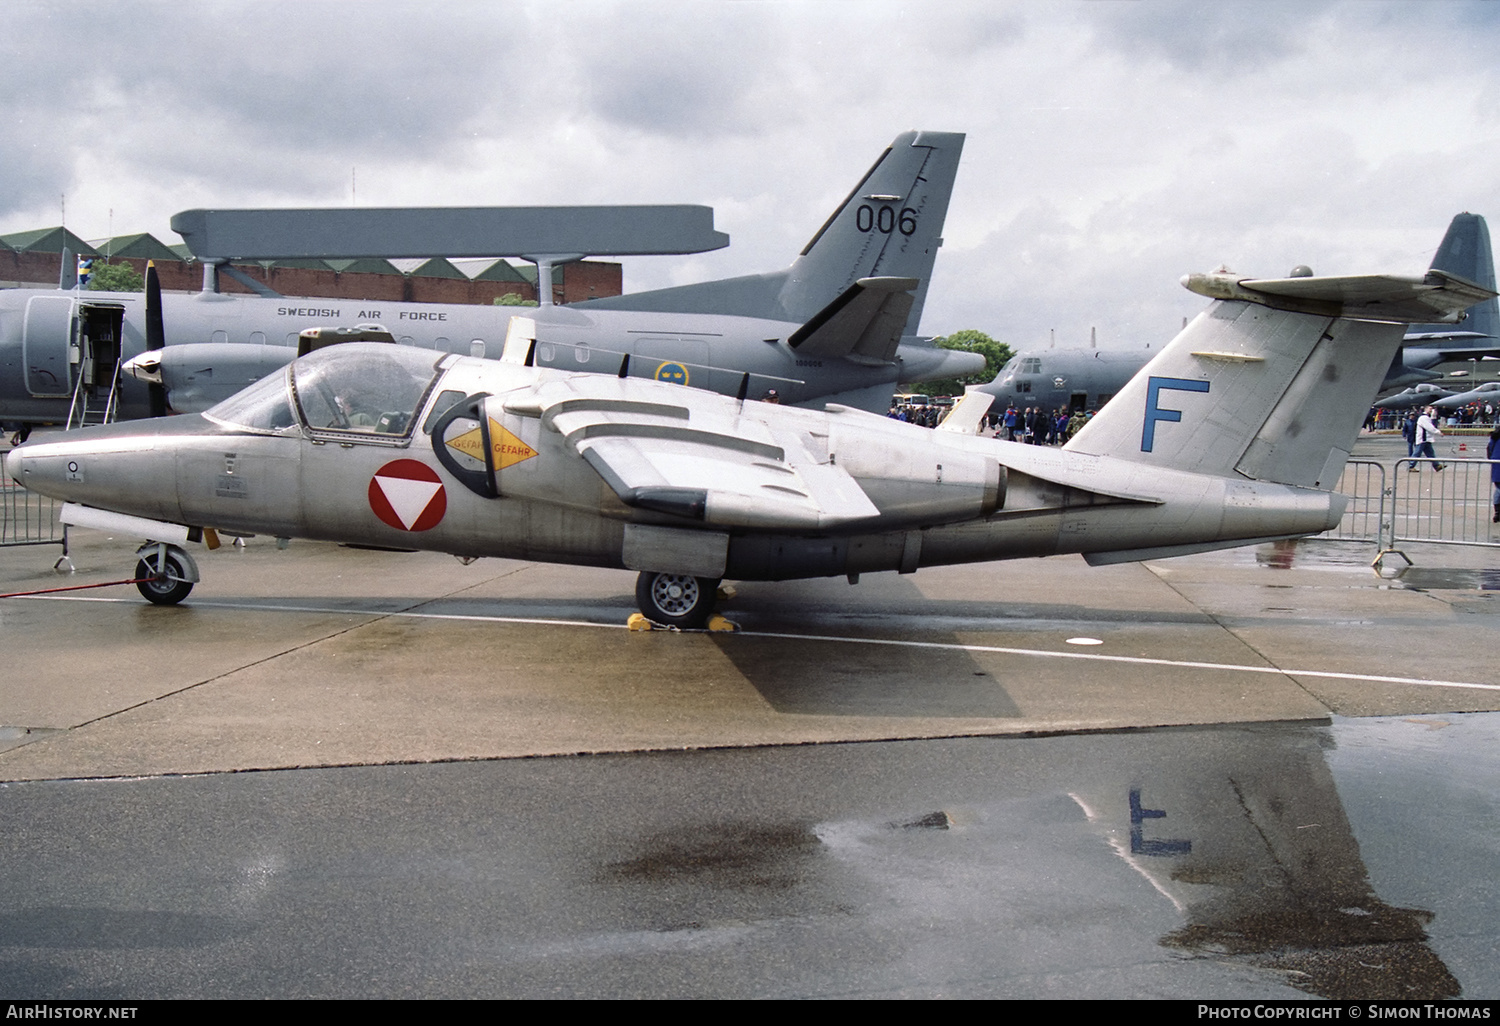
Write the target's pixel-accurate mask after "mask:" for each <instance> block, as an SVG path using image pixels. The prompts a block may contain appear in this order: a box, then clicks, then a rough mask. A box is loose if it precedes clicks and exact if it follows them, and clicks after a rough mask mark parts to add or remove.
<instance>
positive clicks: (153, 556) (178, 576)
mask: <svg viewBox="0 0 1500 1026" xmlns="http://www.w3.org/2000/svg"><path fill="white" fill-rule="evenodd" d="M135 554H136V555H137V556H139V557H140V560H139V561H138V562H137V563H136V564H135V576H136V589H137V590H138V591H140V593H141V594H142V595H144V596H145V598H146V601H147V602H150V603H151V604H152V605H154V606H175V605H176V604H177V603H179V602H181V601H182V600H183V599H185V598H187V597H188V593H189V592H190V591H192V590H193V585H194V584H195V583H197V582H198V581H200V580H202V578H201V577H199V575H198V564H197V563H195V562H194V561H193V557H192V556H189V555H188V554H187V553H186V552H184V551H183V550H182V549H179V548H178V547H177V546H175V545H168V544H166V543H165V542H147V543H146V544H145V545H142V546H141V547H140V548H139V549H137V550H136V553H135Z"/></svg>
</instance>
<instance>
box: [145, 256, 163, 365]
mask: <svg viewBox="0 0 1500 1026" xmlns="http://www.w3.org/2000/svg"><path fill="white" fill-rule="evenodd" d="M166 344H167V329H166V327H165V326H164V325H163V323H162V319H161V277H160V276H159V275H158V274H157V273H156V262H155V261H154V260H148V261H147V262H146V348H147V349H160V348H161V347H162V346H164V345H166Z"/></svg>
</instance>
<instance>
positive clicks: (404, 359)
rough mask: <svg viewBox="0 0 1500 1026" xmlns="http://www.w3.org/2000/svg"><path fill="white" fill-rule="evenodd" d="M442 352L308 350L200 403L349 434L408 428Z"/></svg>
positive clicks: (398, 434) (242, 416) (214, 411)
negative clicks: (224, 395) (214, 401)
mask: <svg viewBox="0 0 1500 1026" xmlns="http://www.w3.org/2000/svg"><path fill="white" fill-rule="evenodd" d="M444 358H446V357H436V358H435V357H434V355H433V354H432V353H431V352H427V351H423V350H420V349H410V348H407V347H405V346H397V345H390V344H381V343H350V344H346V345H339V346H332V347H330V348H327V349H321V350H319V351H318V352H315V353H310V354H309V355H307V356H304V357H302V358H301V359H299V360H297V361H295V362H294V363H292V365H291V366H290V367H288V368H287V370H286V371H285V372H284V373H281V374H275V375H271V376H269V377H266V378H264V379H263V380H261V381H258V382H256V383H255V384H254V385H251V386H250V387H249V388H247V389H245V390H244V391H243V392H240V393H239V394H237V395H234V396H231V397H230V398H228V399H226V400H224V401H223V402H222V403H219V404H218V405H217V406H214V407H212V408H211V409H209V410H208V411H206V413H205V416H208V417H210V418H212V419H214V420H216V421H220V422H222V423H225V424H231V425H234V426H236V427H245V428H250V429H252V430H259V431H272V432H276V433H281V432H285V431H290V430H292V429H300V428H306V429H307V430H308V431H310V432H312V433H314V434H330V435H335V436H338V437H340V438H344V439H347V440H350V441H360V440H365V441H380V440H387V441H395V440H397V439H401V438H405V437H406V436H407V435H409V434H410V433H411V427H412V424H413V422H414V421H415V419H416V415H417V412H418V411H419V410H420V409H421V408H422V404H423V403H424V402H425V400H426V398H427V393H428V391H429V390H430V389H431V388H432V385H433V382H435V381H436V380H437V377H438V373H439V368H438V364H439V363H440V362H441V360H442V359H444Z"/></svg>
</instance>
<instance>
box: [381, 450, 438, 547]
mask: <svg viewBox="0 0 1500 1026" xmlns="http://www.w3.org/2000/svg"><path fill="white" fill-rule="evenodd" d="M370 509H372V510H374V511H375V515H376V516H377V517H379V518H380V519H381V520H382V521H383V522H385V523H387V524H389V525H390V526H392V527H394V528H395V529H396V530H398V531H427V530H430V529H432V528H434V527H436V526H437V525H438V522H439V521H441V520H442V519H443V514H444V513H446V512H448V493H447V492H446V491H445V490H444V489H443V482H442V480H441V479H440V478H439V477H438V476H437V471H435V470H433V469H432V468H431V467H429V466H428V465H427V464H425V463H419V462H418V461H416V460H391V462H389V463H387V464H386V465H385V466H383V467H381V468H380V469H379V470H377V471H375V476H374V477H373V478H371V479H370Z"/></svg>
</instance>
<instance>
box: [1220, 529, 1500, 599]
mask: <svg viewBox="0 0 1500 1026" xmlns="http://www.w3.org/2000/svg"><path fill="white" fill-rule="evenodd" d="M1235 551H1237V552H1239V553H1241V554H1242V555H1241V556H1240V559H1241V560H1242V561H1243V562H1248V561H1249V560H1250V559H1252V558H1253V559H1254V561H1255V565H1256V566H1260V567H1265V568H1266V569H1268V570H1293V569H1296V570H1350V569H1358V570H1368V569H1369V568H1370V551H1371V549H1370V546H1369V545H1365V544H1363V543H1358V542H1337V541H1326V540H1321V539H1320V540H1314V541H1298V540H1293V541H1279V542H1270V543H1269V544H1266V545H1256V546H1254V547H1253V548H1246V549H1239V550H1235ZM1244 553H1249V555H1248V556H1247V555H1243V554H1244ZM1397 563H1398V564H1399V561H1397ZM1380 576H1381V577H1382V578H1383V579H1385V580H1386V581H1388V582H1389V585H1388V586H1389V587H1392V588H1405V589H1410V590H1414V591H1417V590H1420V591H1428V590H1437V589H1451V590H1455V591H1500V569H1462V568H1457V567H1437V566H1408V567H1401V566H1399V565H1398V566H1397V567H1395V568H1392V566H1391V565H1390V564H1389V563H1388V564H1387V566H1386V572H1385V573H1383V574H1381V575H1380ZM1271 587H1276V585H1271Z"/></svg>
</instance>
